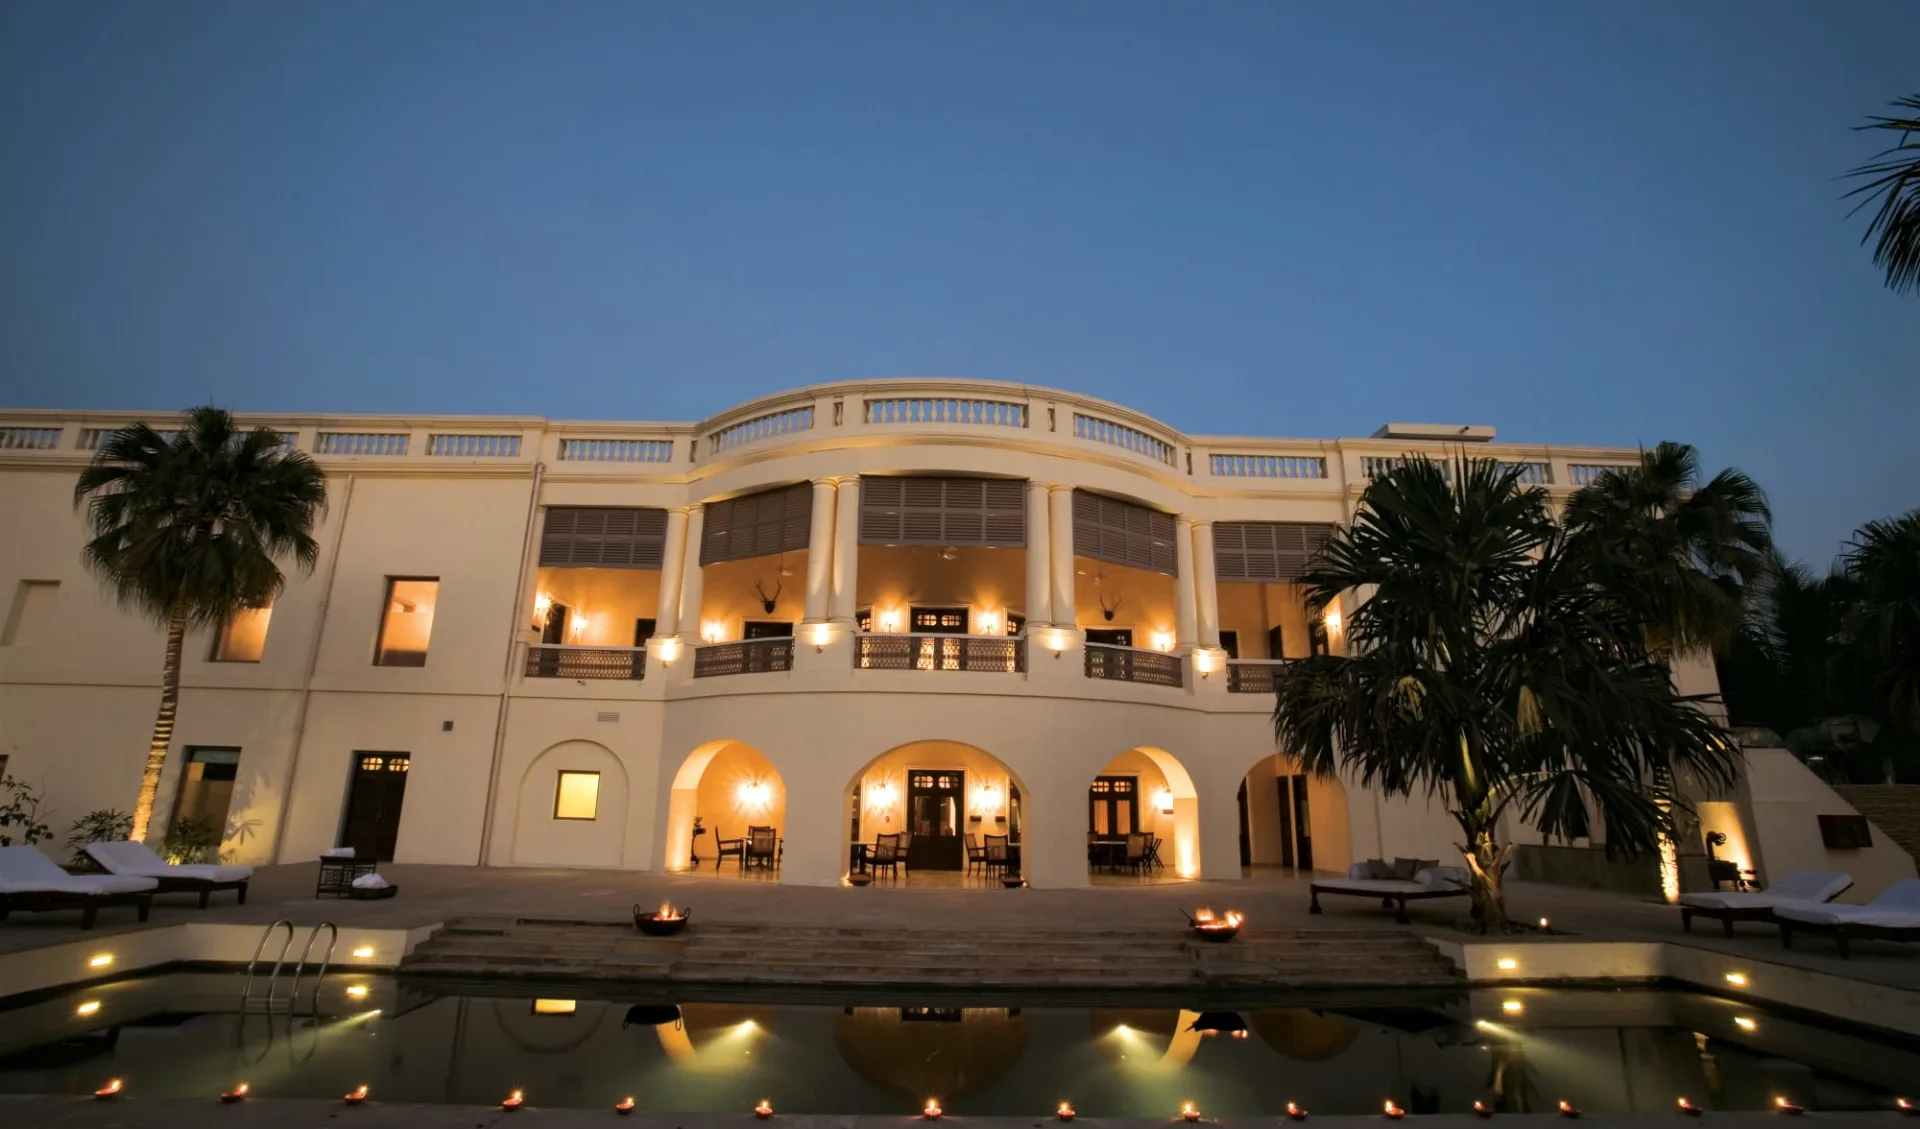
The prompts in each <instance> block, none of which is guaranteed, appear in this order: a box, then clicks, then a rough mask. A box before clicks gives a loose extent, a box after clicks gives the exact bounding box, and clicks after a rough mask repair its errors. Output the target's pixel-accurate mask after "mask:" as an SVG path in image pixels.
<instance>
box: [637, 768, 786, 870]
mask: <svg viewBox="0 0 1920 1129" xmlns="http://www.w3.org/2000/svg"><path fill="white" fill-rule="evenodd" d="M786 826H787V786H786V782H785V781H783V780H782V779H781V777H780V773H779V772H778V771H777V770H776V769H775V768H774V767H773V763H772V762H771V761H769V760H768V759H767V758H766V757H765V756H764V755H763V754H762V753H761V752H760V750H758V749H756V748H754V747H753V746H752V745H749V744H746V743H745V742H742V741H731V740H721V741H709V742H707V743H706V744H704V745H701V746H700V747H699V748H697V749H695V750H694V751H693V752H691V753H689V754H687V759H686V760H685V761H683V762H681V764H680V769H679V771H678V772H676V773H675V774H674V777H673V789H672V793H671V795H670V797H669V799H668V804H667V841H666V845H665V850H664V851H663V853H662V855H661V857H662V858H664V859H666V860H667V869H668V870H679V871H701V872H703V873H711V874H715V875H719V876H721V877H740V878H754V879H767V880H777V878H778V874H779V869H780V863H781V859H782V855H783V854H784V847H785V828H786ZM709 865H710V866H711V869H710V870H709V869H708V868H709Z"/></svg>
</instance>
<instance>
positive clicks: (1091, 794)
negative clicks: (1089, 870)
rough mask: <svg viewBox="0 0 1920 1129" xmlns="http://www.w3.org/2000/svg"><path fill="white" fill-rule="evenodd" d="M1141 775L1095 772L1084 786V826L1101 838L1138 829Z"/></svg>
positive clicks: (1129, 832) (1126, 833)
mask: <svg viewBox="0 0 1920 1129" xmlns="http://www.w3.org/2000/svg"><path fill="white" fill-rule="evenodd" d="M1139 810H1140V778H1139V777H1137V776H1096V777H1094V778H1093V786H1092V787H1090V788H1088V789H1087V830H1088V831H1089V832H1090V833H1092V834H1094V835H1097V836H1100V837H1101V838H1110V837H1118V836H1122V835H1131V834H1133V833H1134V832H1135V831H1138V830H1140V822H1139Z"/></svg>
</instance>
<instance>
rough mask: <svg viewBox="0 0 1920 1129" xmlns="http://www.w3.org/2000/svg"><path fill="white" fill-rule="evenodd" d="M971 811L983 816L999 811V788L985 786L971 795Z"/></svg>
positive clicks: (996, 785)
mask: <svg viewBox="0 0 1920 1129" xmlns="http://www.w3.org/2000/svg"><path fill="white" fill-rule="evenodd" d="M973 810H974V811H976V812H979V813H980V814H982V815H985V814H987V813H989V812H996V811H999V810H1000V786H999V785H998V784H987V785H984V786H983V787H981V789H980V790H979V791H978V792H975V793H974V794H973Z"/></svg>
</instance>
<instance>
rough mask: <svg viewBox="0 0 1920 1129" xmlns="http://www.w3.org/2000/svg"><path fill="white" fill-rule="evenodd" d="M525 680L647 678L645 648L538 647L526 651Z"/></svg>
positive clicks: (631, 679) (636, 679) (635, 679)
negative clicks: (526, 678)
mask: <svg viewBox="0 0 1920 1129" xmlns="http://www.w3.org/2000/svg"><path fill="white" fill-rule="evenodd" d="M526 674H527V677H528V678H593V679H625V680H629V681H633V682H638V681H639V680H640V679H642V678H645V677H646V676H647V650H646V648H645V647H568V646H561V645H556V644H550V643H537V644H534V645H533V646H530V647H528V648H527V670H526Z"/></svg>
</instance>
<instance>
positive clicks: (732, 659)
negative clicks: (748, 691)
mask: <svg viewBox="0 0 1920 1129" xmlns="http://www.w3.org/2000/svg"><path fill="white" fill-rule="evenodd" d="M792 669H793V638H792V637H791V636H781V637H779V638H775V639H742V640H740V641H739V642H737V643H708V644H706V645H704V646H700V647H696V648H694V651H693V676H694V677H695V678H714V677H717V676H719V675H723V674H768V673H771V672H774V671H781V670H792Z"/></svg>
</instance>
